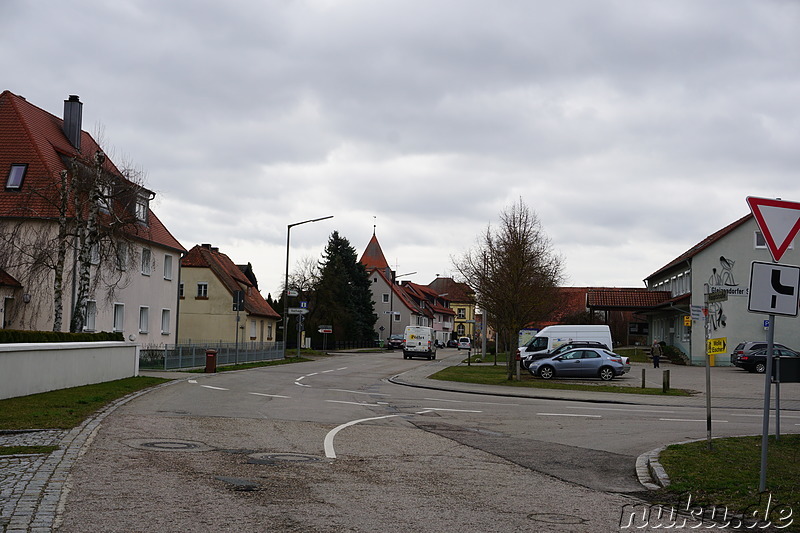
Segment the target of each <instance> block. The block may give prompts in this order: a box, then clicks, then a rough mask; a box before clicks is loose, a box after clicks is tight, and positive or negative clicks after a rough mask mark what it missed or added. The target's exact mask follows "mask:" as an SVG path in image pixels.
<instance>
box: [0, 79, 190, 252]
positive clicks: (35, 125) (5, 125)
mask: <svg viewBox="0 0 800 533" xmlns="http://www.w3.org/2000/svg"><path fill="white" fill-rule="evenodd" d="M63 123H64V121H63V120H62V119H61V118H58V117H56V116H55V115H52V114H51V113H48V112H47V111H45V110H43V109H41V108H39V107H36V106H35V105H33V104H31V103H29V102H28V101H27V100H25V99H24V98H23V97H21V96H18V95H16V94H14V93H12V92H10V91H3V92H2V93H0V180H5V179H6V178H7V176H8V175H7V174H6V173H7V172H8V171H9V170H10V169H11V165H14V164H26V165H27V170H26V172H25V178H24V181H23V183H22V188H21V190H19V191H15V190H6V189H5V187H4V186H2V185H4V184H0V187H1V188H0V217H12V218H49V219H53V218H57V217H58V209H57V207H56V206H55V204H54V203H53V202H51V201H50V200H48V198H46V195H43V194H41V192H40V193H39V194H24V193H25V192H26V191H48V190H55V187H56V186H57V183H58V182H57V180H58V177H59V174H60V173H61V171H62V170H66V169H67V166H66V164H65V162H64V159H63V158H65V157H66V158H84V157H86V154H94V153H95V152H96V151H98V150H100V147H99V145H98V144H97V143H96V142H95V140H94V139H93V138H92V136H91V135H89V134H88V133H87V132H85V131H83V130H82V131H81V150H80V151H78V150H76V149H75V148H74V147H73V146H72V144H70V142H69V140H68V139H67V136H66V135H65V134H64V132H63V130H62V127H63ZM105 169H106V170H108V171H109V172H111V173H113V174H115V175H116V176H118V177H119V178H120V179H125V177H124V176H123V175H122V173H120V171H119V170H118V169H117V168H116V166H115V165H114V163H113V162H112V161H111V160H110V158H108V157H106V163H105ZM147 192H150V191H147ZM148 223H149V227H147V226H144V225H139V226H137V227H136V228H135V229H133V230H131V233H132V234H133V235H134V237H135V238H138V239H142V240H146V241H148V242H152V243H155V244H160V245H162V246H165V247H167V248H172V249H175V250H179V251H181V252H185V251H186V249H185V248H184V247H183V246H182V245H181V244H180V243H179V242H178V240H177V239H175V237H173V236H172V234H171V233H170V232H169V231H168V230H167V228H166V227H165V226H164V225H163V224H162V223H161V221H160V220H159V219H158V218H157V217H156V216H155V214H154V213H153V212H152V210H151V211H150V212H149V213H148Z"/></svg>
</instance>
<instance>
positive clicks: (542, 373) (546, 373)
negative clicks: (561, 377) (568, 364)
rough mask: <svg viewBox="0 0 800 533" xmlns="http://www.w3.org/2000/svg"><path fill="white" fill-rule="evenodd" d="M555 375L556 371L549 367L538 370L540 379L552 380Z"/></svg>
mask: <svg viewBox="0 0 800 533" xmlns="http://www.w3.org/2000/svg"><path fill="white" fill-rule="evenodd" d="M555 375H556V369H555V368H553V367H552V366H550V365H545V366H543V367H542V368H540V369H539V377H540V378H542V379H552V378H553V376H555Z"/></svg>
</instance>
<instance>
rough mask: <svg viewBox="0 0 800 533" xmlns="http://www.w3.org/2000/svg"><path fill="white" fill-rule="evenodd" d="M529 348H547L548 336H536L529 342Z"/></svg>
mask: <svg viewBox="0 0 800 533" xmlns="http://www.w3.org/2000/svg"><path fill="white" fill-rule="evenodd" d="M528 348H533V349H534V350H537V351H538V350H545V349H547V337H534V338H533V339H531V342H529V343H528Z"/></svg>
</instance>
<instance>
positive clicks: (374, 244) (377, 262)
mask: <svg viewBox="0 0 800 533" xmlns="http://www.w3.org/2000/svg"><path fill="white" fill-rule="evenodd" d="M359 262H360V263H361V264H362V265H364V267H366V268H367V269H370V268H380V269H386V268H389V263H387V262H386V257H384V255H383V250H381V245H380V244H378V238H377V237H376V236H375V234H374V233H373V234H372V238H371V239H370V240H369V244H367V248H366V249H365V250H364V254H363V255H362V256H361V259H360V260H359Z"/></svg>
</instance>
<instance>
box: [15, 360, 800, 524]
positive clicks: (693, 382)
mask: <svg viewBox="0 0 800 533" xmlns="http://www.w3.org/2000/svg"><path fill="white" fill-rule="evenodd" d="M460 357H461V356H456V355H451V356H445V357H444V358H442V359H439V360H435V361H433V362H431V363H430V364H427V365H421V366H418V367H416V368H414V369H412V370H409V371H408V372H404V373H403V374H399V375H396V376H393V377H392V378H390V381H392V382H394V383H398V384H403V385H409V386H414V387H425V388H430V389H437V390H447V391H456V392H468V393H473V394H492V395H500V396H515V397H528V398H543V399H559V400H571V401H586V402H616V403H621V404H640V405H675V406H691V407H705V405H706V400H705V388H706V387H705V376H706V373H705V368H703V367H685V366H679V365H671V364H668V363H667V364H662V368H660V369H653V368H651V367H650V366H649V365H644V364H636V363H634V364H633V365H632V366H633V369H632V370H631V372H630V373H629V374H627V375H626V376H624V377H622V378H618V379H615V380H614V381H613V382H612V384H615V385H623V386H629V387H637V386H641V379H642V369H644V371H645V380H646V384H647V386H648V387H660V386H661V380H662V372H663V371H665V370H669V372H670V382H671V385H672V387H674V388H683V389H690V390H693V391H697V393H696V394H694V395H693V396H690V397H678V396H646V395H640V394H612V393H595V392H584V391H567V390H548V389H533V388H522V387H506V386H492V385H474V384H466V383H454V382H446V381H438V380H433V379H429V378H428V376H430V375H431V374H433V373H435V372H437V371H438V370H440V369H442V368H444V367H447V366H452V365H453V363H454V360H457V359H458V358H460ZM484 364H485V363H484ZM141 374H142V375H147V376H158V377H167V378H172V379H175V380H176V381H179V380H183V379H188V378H198V377H202V374H188V373H183V372H151V371H142V372H141ZM176 381H173V382H170V383H165V384H163V385H159V386H158V387H163V386H169V385H170V384H171V383H175V382H176ZM711 384H712V407H714V408H721V407H725V408H760V407H763V397H764V376H763V375H757V374H749V373H747V372H744V371H741V370H739V369H734V368H730V367H716V368H712V369H711ZM149 390H152V389H148V390H145V391H140V392H137V393H133V394H131V395H129V396H126V397H125V398H122V399H120V400H118V401H117V402H114V403H112V404H110V405H108V406H106V407H105V408H103V409H101V410H100V411H98V412H97V413H95V414H94V415H93V416H92V417H91V418H88V419H87V420H85V421H84V422H83V423H82V424H81V425H79V426H77V427H75V428H73V429H72V430H69V431H61V430H45V431H26V432H5V433H0V445H2V446H16V445H23V446H31V445H57V446H59V449H58V450H57V451H55V452H53V453H51V454H49V455H47V456H42V455H14V456H0V528H2V531H3V533H23V532H25V533H29V532H37V533H38V532H41V533H44V532H51V531H53V530H55V529H57V528H58V525H59V516H60V514H61V512H62V510H63V509H62V506H63V502H64V501H65V499H66V496H67V492H68V490H69V489H68V484H67V481H68V476H69V471H70V468H71V467H72V465H73V464H74V462H75V461H76V460H77V459H78V458H79V457H80V456H81V455H83V453H84V452H85V450H86V449H87V448H88V446H90V445H91V442H92V440H93V438H94V435H95V434H96V432H97V431H98V429H99V426H100V424H101V423H102V422H103V420H104V419H105V417H106V416H108V415H109V414H111V413H112V412H113V411H114V410H115V409H116V408H117V407H119V406H121V405H123V404H125V403H127V402H129V401H131V400H133V399H135V398H137V397H138V396H141V395H142V394H146V393H147V392H148V391H149ZM773 390H774V389H773ZM715 391H719V392H718V393H717V392H715ZM773 405H774V400H773ZM781 409H782V410H791V411H800V383H789V384H784V385H783V386H782V387H781Z"/></svg>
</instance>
